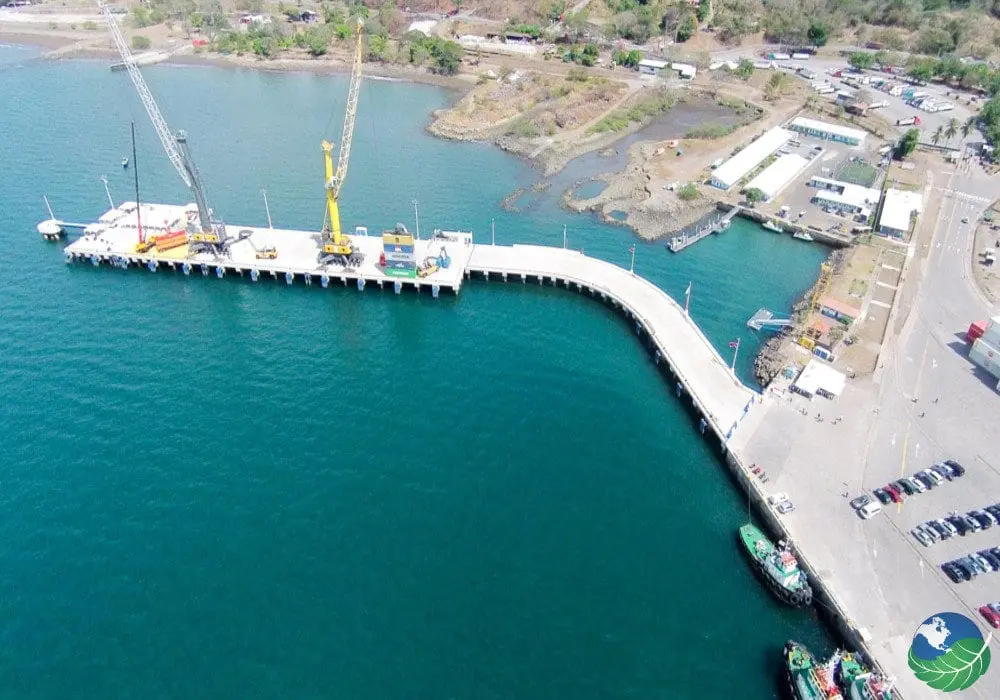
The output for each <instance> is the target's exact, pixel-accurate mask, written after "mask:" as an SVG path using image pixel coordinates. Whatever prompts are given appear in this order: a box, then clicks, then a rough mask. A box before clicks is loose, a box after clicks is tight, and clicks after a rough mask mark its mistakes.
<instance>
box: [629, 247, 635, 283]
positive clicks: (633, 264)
mask: <svg viewBox="0 0 1000 700" xmlns="http://www.w3.org/2000/svg"><path fill="white" fill-rule="evenodd" d="M629 250H631V251H632V262H631V263H630V264H629V266H628V271H629V272H631V273H632V274H633V275H634V274H635V244H633V245H632V247H631V248H629Z"/></svg>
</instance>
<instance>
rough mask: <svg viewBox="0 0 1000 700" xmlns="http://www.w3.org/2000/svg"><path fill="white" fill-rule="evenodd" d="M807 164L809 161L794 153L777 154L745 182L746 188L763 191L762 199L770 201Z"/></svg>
mask: <svg viewBox="0 0 1000 700" xmlns="http://www.w3.org/2000/svg"><path fill="white" fill-rule="evenodd" d="M807 165H809V161H808V160H806V159H805V158H803V157H802V156H800V155H798V154H796V153H789V154H788V155H783V156H779V157H778V159H777V160H775V161H774V162H773V163H771V164H770V165H769V166H767V167H766V168H764V169H763V170H762V171H761V172H760V174H759V175H758V176H757V177H755V178H754V179H753V180H751V181H750V182H748V183H747V189H748V190H749V189H752V188H755V187H756V188H757V189H759V190H760V191H761V192H763V193H764V201H765V202H770V201H771V200H772V199H774V198H775V197H777V196H778V193H779V192H781V190H783V189H784V188H785V186H786V185H787V184H788V183H789V182H791V181H792V180H793V179H795V176H796V175H798V174H799V173H801V172H802V171H803V170H804V169H805V167H806V166H807Z"/></svg>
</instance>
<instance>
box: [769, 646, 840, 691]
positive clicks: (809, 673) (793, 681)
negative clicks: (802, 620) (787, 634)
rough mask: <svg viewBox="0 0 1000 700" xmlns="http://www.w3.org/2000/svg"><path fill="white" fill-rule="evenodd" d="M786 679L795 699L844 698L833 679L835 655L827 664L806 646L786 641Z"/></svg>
mask: <svg viewBox="0 0 1000 700" xmlns="http://www.w3.org/2000/svg"><path fill="white" fill-rule="evenodd" d="M784 656H785V680H786V681H787V682H788V690H789V692H790V693H791V696H792V698H794V700H844V696H843V695H842V694H841V692H840V689H839V688H838V687H837V684H836V683H835V682H834V680H833V665H834V664H835V663H836V661H835V657H834V658H831V659H830V661H828V662H827V663H825V664H820V663H818V662H817V661H816V657H814V656H813V655H812V652H810V651H809V650H808V649H807V648H806V647H805V646H803V645H802V644H799V643H798V642H795V641H792V640H789V641H788V642H786V643H785V650H784Z"/></svg>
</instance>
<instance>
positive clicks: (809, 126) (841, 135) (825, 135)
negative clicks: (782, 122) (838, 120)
mask: <svg viewBox="0 0 1000 700" xmlns="http://www.w3.org/2000/svg"><path fill="white" fill-rule="evenodd" d="M788 128H789V129H791V130H792V131H798V132H799V133H802V134H807V135H809V136H816V137H818V138H821V139H829V140H831V141H839V142H840V143H847V144H850V145H852V146H860V145H861V144H862V143H864V141H865V137H866V136H867V135H868V134H867V133H866V132H864V131H862V130H861V129H852V128H851V127H849V126H841V125H840V124H830V123H827V122H821V121H818V120H816V119H809V118H808V117H795V119H793V120H792V121H791V123H790V124H789V125H788Z"/></svg>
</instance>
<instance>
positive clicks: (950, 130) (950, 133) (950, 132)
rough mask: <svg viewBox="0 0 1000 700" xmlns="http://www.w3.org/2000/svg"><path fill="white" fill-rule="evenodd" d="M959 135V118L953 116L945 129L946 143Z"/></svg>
mask: <svg viewBox="0 0 1000 700" xmlns="http://www.w3.org/2000/svg"><path fill="white" fill-rule="evenodd" d="M957 135H958V120H957V119H955V117H952V118H951V119H949V120H948V126H946V127H945V130H944V140H945V143H951V140H952V139H953V138H955V137H956V136H957Z"/></svg>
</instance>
